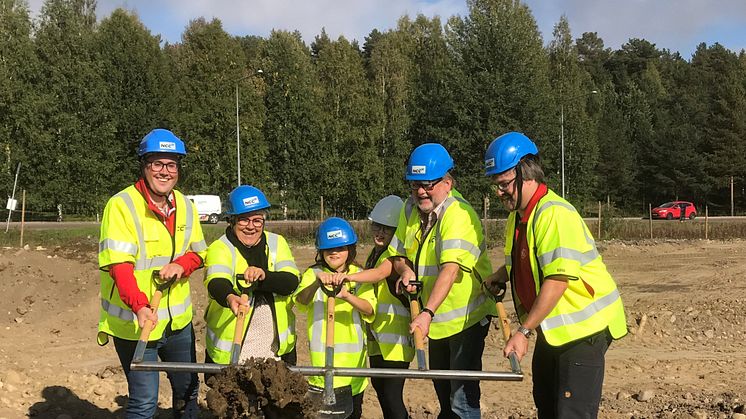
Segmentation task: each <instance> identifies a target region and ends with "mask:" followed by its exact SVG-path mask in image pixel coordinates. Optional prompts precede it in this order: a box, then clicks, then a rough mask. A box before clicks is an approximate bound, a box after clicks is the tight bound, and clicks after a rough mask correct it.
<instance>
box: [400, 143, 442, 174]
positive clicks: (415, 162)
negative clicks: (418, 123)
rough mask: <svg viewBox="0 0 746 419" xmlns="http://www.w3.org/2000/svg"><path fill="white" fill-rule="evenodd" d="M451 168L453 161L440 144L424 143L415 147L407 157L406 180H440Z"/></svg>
mask: <svg viewBox="0 0 746 419" xmlns="http://www.w3.org/2000/svg"><path fill="white" fill-rule="evenodd" d="M452 168H453V159H452V158H451V155H450V154H448V151H447V150H446V149H445V147H443V146H442V145H440V144H436V143H426V144H422V145H421V146H419V147H417V148H415V149H414V151H412V154H410V155H409V162H408V163H407V174H406V175H405V176H404V178H405V179H406V180H422V181H428V180H436V179H440V178H442V177H443V176H445V175H446V173H448V171H449V170H451V169H452Z"/></svg>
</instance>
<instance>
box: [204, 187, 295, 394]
mask: <svg viewBox="0 0 746 419" xmlns="http://www.w3.org/2000/svg"><path fill="white" fill-rule="evenodd" d="M228 201H229V205H230V207H229V209H228V214H229V215H230V220H229V223H230V225H229V226H228V227H227V228H226V229H225V234H224V235H223V236H222V237H220V238H219V239H218V240H215V242H213V243H212V244H211V245H210V247H209V248H208V250H207V259H206V260H205V269H206V270H207V273H206V275H205V281H204V283H205V286H206V287H207V292H208V294H209V296H210V300H209V303H208V306H207V312H206V314H205V320H206V322H207V329H206V331H205V333H206V335H207V336H206V339H205V352H206V356H205V362H207V363H217V364H228V363H230V361H231V349H232V345H233V338H234V333H235V328H236V316H237V315H238V313H239V309H242V310H246V319H247V320H248V321H246V322H244V325H243V327H244V329H243V330H242V331H241V333H243V340H242V349H241V353H240V356H239V359H238V361H239V362H240V361H244V360H247V359H249V358H251V357H254V358H273V359H280V358H281V359H282V360H284V361H285V362H287V363H288V364H290V365H295V362H296V353H295V315H294V314H293V310H292V308H293V304H292V300H291V298H290V297H291V295H292V294H293V292H294V291H295V289H296V287H297V286H298V281H299V278H298V274H299V272H298V268H297V267H296V265H295V260H294V259H293V255H292V253H291V252H290V247H289V246H288V244H287V241H286V240H285V238H284V237H282V236H281V235H279V234H274V233H270V232H268V231H265V230H264V223H265V220H266V217H267V210H268V209H269V207H270V204H269V201H267V198H266V197H265V196H264V194H263V193H262V191H260V190H259V189H257V188H255V187H253V186H249V185H241V186H239V187H237V188H236V189H234V190H233V191H232V192H231V193H230V196H229V200H228ZM242 294H245V295H246V297H247V298H246V299H244V300H242V299H241V296H242ZM207 379H209V377H206V381H207Z"/></svg>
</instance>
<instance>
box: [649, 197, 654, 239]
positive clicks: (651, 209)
mask: <svg viewBox="0 0 746 419" xmlns="http://www.w3.org/2000/svg"><path fill="white" fill-rule="evenodd" d="M648 220H649V221H648V224H649V225H650V239H651V240H652V239H653V204H648Z"/></svg>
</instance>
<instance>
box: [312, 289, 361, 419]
mask: <svg viewBox="0 0 746 419" xmlns="http://www.w3.org/2000/svg"><path fill="white" fill-rule="evenodd" d="M343 286H344V283H342V284H339V285H337V286H335V287H334V288H331V289H330V288H327V287H326V286H324V284H321V285H320V288H321V290H322V291H323V292H324V294H326V296H327V299H326V353H325V360H324V391H323V393H322V406H321V409H320V410H319V412H318V416H317V417H318V418H319V419H344V418H347V417H348V416H350V415H351V414H352V387H351V386H344V387H340V388H334V307H335V296H336V295H337V294H339V291H340V290H341V289H342V287H343ZM309 392H310V393H311V397H314V396H313V393H318V390H317V389H314V388H313V387H312V388H311V389H310V390H309Z"/></svg>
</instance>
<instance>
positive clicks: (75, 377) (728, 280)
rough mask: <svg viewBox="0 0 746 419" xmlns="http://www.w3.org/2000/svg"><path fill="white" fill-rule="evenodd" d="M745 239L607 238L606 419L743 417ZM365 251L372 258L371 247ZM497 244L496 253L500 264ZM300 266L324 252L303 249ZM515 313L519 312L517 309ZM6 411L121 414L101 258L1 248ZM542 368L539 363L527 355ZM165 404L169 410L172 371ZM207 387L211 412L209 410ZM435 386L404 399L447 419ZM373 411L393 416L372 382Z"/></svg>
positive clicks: (523, 392)
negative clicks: (618, 319)
mask: <svg viewBox="0 0 746 419" xmlns="http://www.w3.org/2000/svg"><path fill="white" fill-rule="evenodd" d="M744 244H745V243H744V241H740V240H737V241H704V240H698V241H655V242H650V241H641V242H637V243H630V242H626V243H622V242H605V243H603V245H602V246H603V249H602V250H603V254H604V258H605V260H606V262H607V264H608V266H609V269H610V270H611V272H612V274H613V275H614V277H615V278H616V280H617V282H618V283H619V287H620V289H621V292H622V297H623V299H624V302H625V307H626V310H627V313H628V324H629V326H630V330H631V331H632V332H633V333H630V335H628V336H627V337H625V338H624V339H622V340H621V341H619V342H616V343H614V344H613V345H612V347H611V348H610V350H609V352H608V354H607V368H606V382H605V384H604V392H603V401H602V403H601V414H600V416H601V417H604V418H686V417H694V418H730V417H734V414H736V415H735V417H741V416H739V415H738V414H740V413H742V412H743V410H744V399H743V398H744V392H745V390H746V383H745V382H744V380H743V375H744V374H746V345H745V344H744V334H746V329H745V328H744V325H745V324H746V309H744V301H745V300H746V293H745V292H744V291H745V289H746V283H744V282H743V278H744V277H746V263H745V262H744V253H746V247H744ZM361 253H362V252H361ZM497 254H498V249H493V250H492V255H493V260H498V259H499V258H498V257H497ZM295 255H296V259H297V261H298V265H299V266H307V265H308V264H309V263H310V262H311V260H312V257H313V249H312V248H310V247H298V248H296V249H295ZM201 276H202V274H201V272H198V273H197V274H196V275H195V279H194V280H193V282H194V287H193V293H194V298H193V300H194V301H195V302H196V310H197V314H196V316H195V326H196V330H197V336H198V342H197V345H198V354H199V355H198V356H199V359H200V360H201V359H203V356H204V355H203V354H204V343H203V338H204V321H203V320H202V318H201V316H202V314H203V312H204V307H205V304H204V303H205V301H206V297H205V291H204V288H203V287H202V286H201V283H200V280H199V279H201ZM507 305H508V307H507V308H508V311H509V312H512V307H511V306H510V304H509V303H508V304H507ZM0 307H2V310H0V319H1V320H2V327H0V365H1V366H2V368H0V418H8V419H10V418H18V417H25V416H34V417H40V418H53V419H69V418H82V417H92V418H113V417H120V416H121V414H122V411H123V406H124V405H125V404H126V396H125V393H126V383H125V379H124V376H123V374H122V372H121V368H120V367H119V362H118V360H117V357H116V354H115V352H114V349H113V347H111V345H109V346H107V347H103V348H100V347H98V346H97V345H96V343H95V335H96V321H97V317H98V274H97V269H96V265H95V254H94V253H93V252H91V251H86V252H83V251H77V250H75V249H31V250H19V249H10V248H6V249H0ZM304 323H305V322H304V319H298V326H299V327H298V329H299V334H300V336H299V363H300V364H301V365H307V364H308V351H307V347H306V345H305V343H304V342H305V332H304V330H303V329H304V327H303V325H304ZM501 345H502V339H501V338H500V333H499V331H498V330H497V329H494V330H492V331H491V332H490V335H489V336H488V341H487V349H486V350H485V355H484V365H485V369H489V370H503V371H505V370H507V369H508V364H507V362H506V361H505V360H504V359H502V358H501V357H499V356H498V354H499V353H500V348H501ZM523 365H524V369H525V370H527V371H528V370H530V368H529V366H530V359H526V360H524V361H523ZM161 382H162V384H163V385H162V386H161V391H160V392H161V394H160V403H161V405H160V406H161V408H162V409H161V411H160V413H159V416H158V417H170V412H169V411H168V410H169V407H170V390H169V388H168V385H167V384H166V383H167V381H166V378H165V374H162V380H161ZM206 393H207V388H206V386H203V387H202V391H201V396H202V397H201V401H200V403H201V404H203V405H204V406H205V409H204V415H203V416H204V417H211V416H210V413H209V412H208V410H207V408H206V403H205V400H204V397H205V394H206ZM435 400H436V399H435V395H434V391H433V389H432V385H431V383H430V382H428V381H423V380H410V381H408V382H407V385H406V388H405V401H406V403H407V406H409V409H410V410H411V413H412V416H413V417H415V418H430V417H435V415H437V411H438V405H437V402H436V401H435ZM482 405H483V417H486V418H493V417H494V418H507V417H514V418H521V417H533V416H535V411H534V410H533V407H532V401H531V377H530V373H527V377H526V380H525V381H524V382H521V383H507V382H484V383H483V384H482ZM364 417H366V418H379V417H381V413H380V409H379V408H378V403H377V401H376V398H375V394H374V390H373V389H372V388H370V387H369V390H368V391H366V395H365V404H364Z"/></svg>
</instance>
